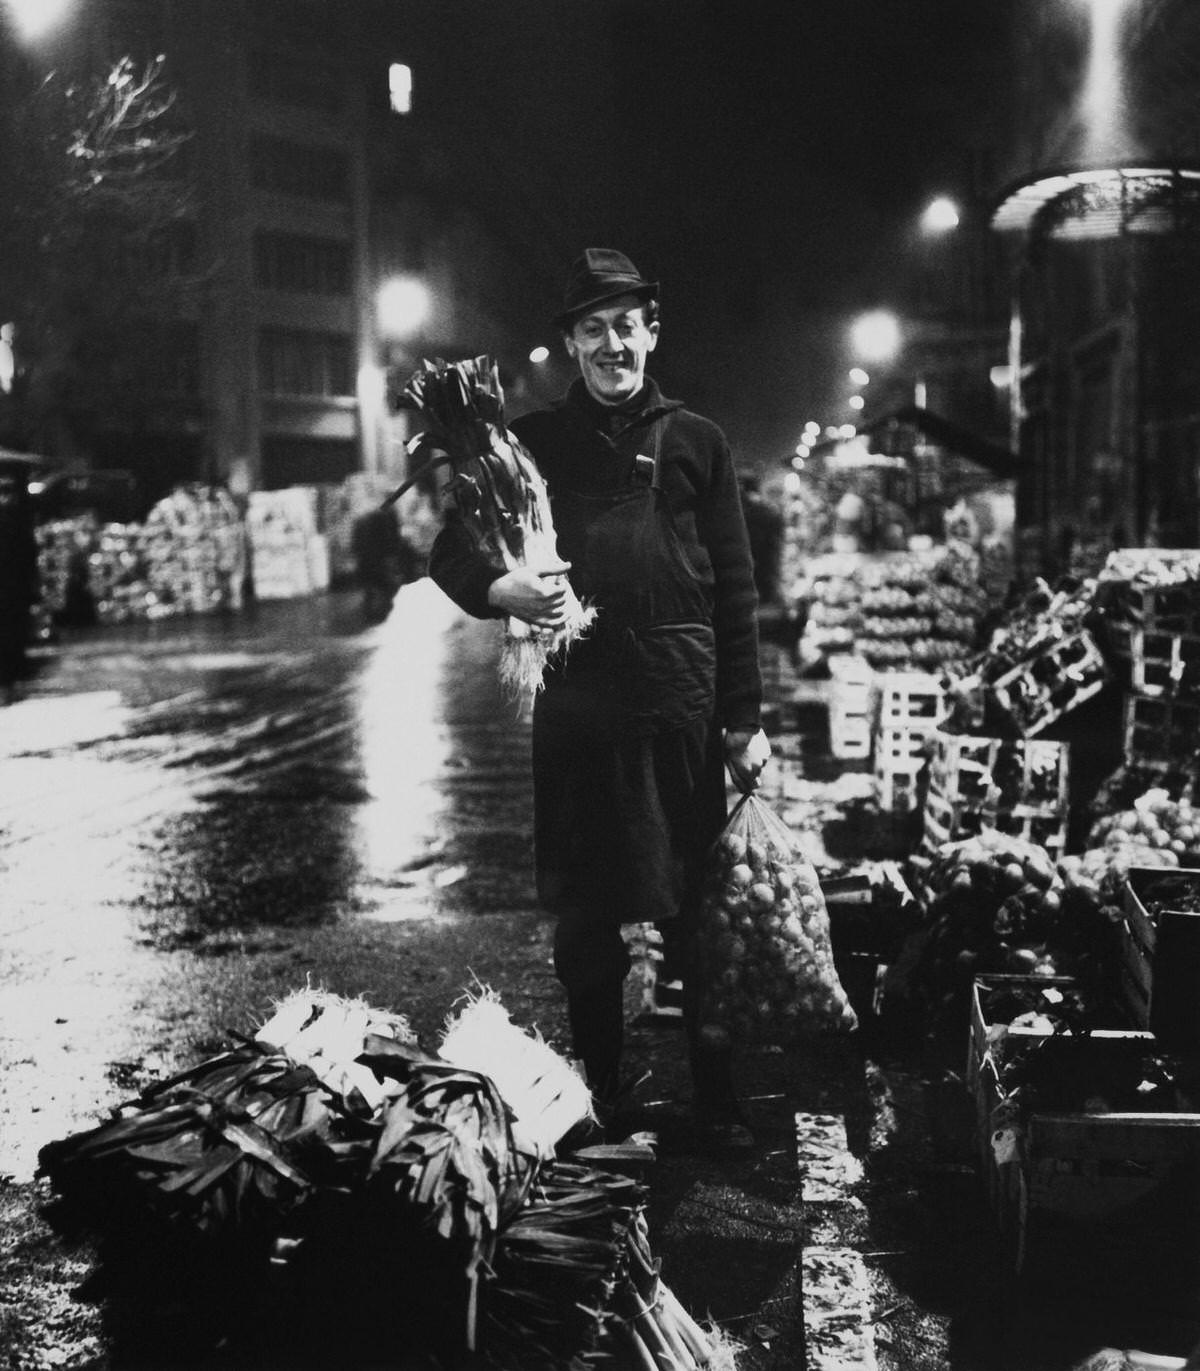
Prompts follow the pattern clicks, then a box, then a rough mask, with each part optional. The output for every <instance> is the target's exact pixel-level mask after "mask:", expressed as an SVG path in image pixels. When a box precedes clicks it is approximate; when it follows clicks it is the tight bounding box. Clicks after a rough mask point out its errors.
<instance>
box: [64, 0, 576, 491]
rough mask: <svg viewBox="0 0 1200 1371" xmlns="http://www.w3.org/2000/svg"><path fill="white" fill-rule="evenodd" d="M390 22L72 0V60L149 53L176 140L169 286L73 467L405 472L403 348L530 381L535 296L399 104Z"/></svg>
mask: <svg viewBox="0 0 1200 1371" xmlns="http://www.w3.org/2000/svg"><path fill="white" fill-rule="evenodd" d="M403 18H404V15H403V7H401V6H395V5H391V4H388V3H386V0H354V3H353V4H331V3H326V2H325V0H204V3H203V4H196V3H187V2H186V0H86V3H81V4H80V5H79V6H78V7H77V11H76V15H75V20H74V25H75V27H74V31H73V34H72V35H71V41H72V42H73V43H74V44H75V51H76V53H77V55H78V53H79V52H80V51H82V52H83V53H84V54H85V60H87V61H88V62H90V64H91V66H92V68H93V69H95V70H99V69H102V66H103V64H104V63H105V62H108V61H111V60H113V59H115V58H116V57H118V56H120V55H131V56H133V57H134V58H135V59H137V60H139V61H140V60H144V59H148V58H149V57H151V56H152V55H155V54H160V53H161V54H163V55H164V56H165V59H166V61H165V69H164V70H165V76H166V79H167V81H168V82H169V83H170V84H171V85H172V86H174V87H175V88H176V90H177V91H178V95H179V102H180V111H181V115H182V118H183V121H184V123H185V125H186V127H187V128H188V129H189V131H190V137H189V140H188V143H187V145H186V148H185V156H184V159H183V160H184V163H185V166H186V169H187V170H186V175H187V178H188V180H189V182H190V188H191V195H190V209H189V212H188V214H187V216H186V218H185V219H184V221H183V222H182V223H181V224H180V225H178V226H177V228H176V230H175V231H174V232H173V233H172V234H171V235H169V242H170V253H169V254H168V255H169V257H170V260H169V261H167V262H166V263H165V267H166V280H167V282H168V283H170V284H171V285H172V287H173V288H171V289H167V288H166V286H165V285H164V289H163V290H162V291H161V292H159V293H158V299H157V302H156V304H155V307H154V308H155V312H156V314H157V315H158V317H157V318H156V319H155V320H154V321H152V323H153V328H152V329H148V333H147V336H150V335H151V333H152V336H153V338H154V346H153V348H151V349H149V352H148V355H147V356H146V357H144V358H142V359H141V362H140V363H139V364H138V365H136V366H135V367H133V369H132V374H131V376H130V386H129V388H128V391H127V392H126V393H123V394H115V393H114V394H111V395H110V396H109V397H108V399H107V402H106V404H105V405H104V407H103V409H102V410H101V411H100V412H98V413H96V414H95V415H94V416H93V420H92V432H91V434H90V441H89V447H90V451H89V452H88V454H87V455H88V456H90V458H91V459H92V461H93V462H94V463H95V464H96V465H102V466H109V467H121V468H127V469H130V470H132V471H133V472H134V473H135V475H136V476H137V478H138V479H139V481H140V483H141V484H142V487H143V490H144V492H145V494H146V495H147V497H149V498H153V497H155V496H157V495H159V494H161V493H163V492H164V491H165V490H166V489H169V488H170V486H171V485H172V484H174V483H176V482H178V481H182V480H189V479H191V480H195V479H204V480H209V481H213V482H219V483H224V484H228V485H229V487H230V488H231V489H232V490H234V491H235V492H245V491H249V490H253V489H259V488H273V487H280V486H285V485H291V484H297V483H315V482H336V481H338V480H340V479H342V478H343V477H344V476H345V475H347V474H348V473H350V472H353V471H359V470H365V471H368V472H376V473H380V474H383V475H386V476H389V477H392V476H398V475H402V474H404V465H405V453H404V440H405V438H406V437H407V436H408V434H409V429H410V427H411V425H412V417H411V416H409V415H407V414H405V413H404V412H400V413H397V412H396V411H395V409H394V406H392V405H391V404H389V399H388V385H389V376H390V378H391V380H392V383H393V388H394V385H395V382H396V380H397V378H399V380H401V381H402V380H403V377H404V374H405V370H406V368H409V369H410V368H411V367H413V366H415V365H416V364H417V362H419V360H420V357H421V356H422V355H426V356H429V355H437V356H450V357H453V356H461V355H465V354H468V353H478V352H491V353H493V354H495V355H496V356H497V357H498V358H499V359H500V362H501V367H502V375H504V376H505V379H506V381H507V382H508V384H509V385H510V386H511V387H512V391H511V393H512V395H513V396H514V398H515V399H516V400H517V401H518V402H519V399H520V397H521V395H522V393H523V392H524V390H525V389H526V388H527V387H530V386H532V385H534V384H535V383H536V381H535V377H534V375H533V373H532V372H531V370H530V368H529V367H528V366H527V365H526V362H525V359H526V358H527V355H528V353H529V350H530V347H531V344H532V343H533V342H536V341H540V338H539V336H538V335H539V334H540V333H544V331H545V325H544V320H543V319H542V317H541V316H542V315H544V314H545V313H546V312H547V311H546V308H545V302H546V301H548V300H551V299H552V298H553V295H552V287H551V286H550V284H549V282H548V281H547V280H546V279H545V277H544V274H543V275H539V273H544V267H543V265H542V263H541V259H540V257H539V255H538V254H537V253H534V252H531V251H529V244H528V242H527V241H522V240H521V239H520V238H519V236H518V237H515V238H514V237H513V236H512V235H511V234H509V235H508V236H506V232H505V227H504V226H505V224H506V223H507V224H510V225H511V223H513V222H514V221H519V219H520V214H519V212H514V211H513V209H512V207H510V212H509V213H508V214H507V215H505V214H504V213H498V214H496V215H493V216H488V215H487V214H486V213H485V212H483V211H482V207H478V206H476V205H474V204H472V199H471V195H470V194H469V181H470V170H469V163H468V164H467V168H466V169H465V170H464V169H462V168H461V167H460V168H458V169H457V171H458V175H459V177H460V180H459V184H458V187H457V188H456V187H455V186H454V185H453V184H449V185H448V184H447V183H448V182H451V183H452V182H453V179H454V178H453V176H450V177H448V176H447V175H445V174H444V164H445V162H446V161H447V160H448V159H449V160H450V161H453V155H454V154H453V147H452V146H451V145H449V144H447V142H446V141H445V139H446V137H447V136H448V135H447V134H446V131H445V130H444V129H439V128H436V127H435V126H433V125H432V124H431V123H430V122H428V121H425V122H423V121H422V120H421V119H420V118H419V117H418V114H417V112H416V111H417V108H418V106H419V100H420V82H421V79H422V71H421V68H420V67H419V66H418V65H416V64H415V63H414V58H413V55H412V53H411V52H408V51H406V49H405V42H406V37H405V30H404V28H403V27H402V21H403ZM426 50H428V49H426ZM414 85H415V91H414ZM410 102H411V103H410ZM448 148H449V150H447V149H448ZM556 246H557V245H556ZM560 250H561V249H560ZM560 260H561V259H560ZM397 279H399V281H400V282H401V283H402V285H401V287H400V292H401V294H400V298H401V301H402V303H403V304H404V307H405V308H406V310H407V317H404V318H401V319H399V320H395V319H391V320H389V319H388V318H387V316H386V315H385V314H383V313H381V309H380V304H381V291H383V290H384V288H385V287H387V286H388V285H389V283H390V284H391V286H392V288H393V289H396V282H397ZM405 289H407V294H405V293H404V291H405ZM539 305H540V306H541V308H540V309H538V308H537V306H539ZM531 309H532V311H533V312H532V314H531ZM518 359H520V360H518Z"/></svg>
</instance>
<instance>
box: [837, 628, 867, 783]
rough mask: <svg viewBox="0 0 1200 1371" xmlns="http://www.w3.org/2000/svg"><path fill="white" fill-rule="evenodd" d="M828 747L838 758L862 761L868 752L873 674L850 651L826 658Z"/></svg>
mask: <svg viewBox="0 0 1200 1371" xmlns="http://www.w3.org/2000/svg"><path fill="white" fill-rule="evenodd" d="M829 675H830V678H831V687H830V696H829V750H830V752H831V753H832V754H833V756H834V757H836V758H837V759H838V760H839V761H861V762H865V761H866V760H867V759H868V758H869V757H870V755H871V723H872V709H873V698H872V697H873V693H874V688H875V673H874V672H873V671H872V670H871V668H870V666H868V664H867V663H866V661H865V660H864V659H863V658H862V657H859V656H857V655H855V654H854V653H849V652H847V653H839V654H838V655H836V656H833V657H831V658H830V659H829Z"/></svg>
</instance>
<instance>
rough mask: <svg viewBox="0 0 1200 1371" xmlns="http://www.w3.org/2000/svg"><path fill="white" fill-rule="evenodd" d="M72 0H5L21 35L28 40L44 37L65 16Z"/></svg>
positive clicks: (33, 40) (34, 40) (32, 40)
mask: <svg viewBox="0 0 1200 1371" xmlns="http://www.w3.org/2000/svg"><path fill="white" fill-rule="evenodd" d="M71 2H72V0H7V4H8V8H9V11H10V13H11V14H12V17H13V19H14V21H15V22H16V25H17V28H18V29H19V30H20V32H21V35H22V37H23V38H25V39H26V40H27V41H29V42H36V41H37V40H38V39H39V38H44V37H45V35H46V34H48V33H49V32H50V30H51V29H53V28H54V27H56V25H58V24H59V23H61V22H62V20H63V19H65V18H66V15H67V12H68V10H70V8H71Z"/></svg>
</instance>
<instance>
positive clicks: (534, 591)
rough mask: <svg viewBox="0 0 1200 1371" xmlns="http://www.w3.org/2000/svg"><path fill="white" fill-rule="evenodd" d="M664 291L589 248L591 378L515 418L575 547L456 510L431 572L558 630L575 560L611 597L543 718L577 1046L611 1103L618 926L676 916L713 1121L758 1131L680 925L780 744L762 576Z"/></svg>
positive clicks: (703, 1094) (579, 350) (584, 265)
mask: <svg viewBox="0 0 1200 1371" xmlns="http://www.w3.org/2000/svg"><path fill="white" fill-rule="evenodd" d="M657 296H658V284H657V282H654V281H649V280H646V279H644V278H643V277H642V276H641V274H640V273H639V272H638V270H637V268H636V267H635V266H634V265H633V263H632V262H631V261H630V260H629V259H628V258H627V257H626V256H624V255H623V254H622V253H619V252H615V251H612V250H611V249H608V248H589V249H588V250H587V251H586V252H585V253H584V254H583V255H582V256H581V257H580V258H579V259H578V260H577V261H576V262H575V263H574V265H573V267H572V268H571V272H570V275H569V279H568V281H567V287H566V294H565V298H564V302H563V310H562V313H561V314H560V315H559V316H558V318H557V319H556V320H555V324H556V326H557V327H558V328H559V329H560V330H561V332H562V334H563V338H564V342H565V344H566V350H567V353H568V354H569V355H570V356H571V357H572V358H573V359H574V360H575V362H576V363H577V365H578V367H579V377H578V378H577V379H576V380H575V382H574V383H573V384H572V386H571V388H570V390H569V391H568V393H567V394H566V396H565V397H564V398H563V399H562V400H560V401H559V402H558V403H557V404H556V405H555V406H554V407H552V408H551V409H547V410H542V411H539V412H537V413H534V414H529V415H526V416H524V417H523V418H522V419H519V420H517V421H515V422H514V423H513V425H512V428H513V431H514V432H515V434H516V435H517V437H519V438H520V439H521V441H522V442H523V443H524V444H525V445H526V446H527V447H528V448H529V450H530V452H531V453H532V454H533V456H534V458H535V460H536V461H537V464H538V467H539V470H540V471H541V473H542V475H543V477H544V478H545V480H546V483H547V486H548V488H549V492H550V497H551V501H552V507H553V512H554V523H555V530H556V533H557V535H558V550H559V553H560V555H561V556H562V558H563V559H564V563H563V564H562V565H556V566H551V567H546V568H537V569H526V568H521V569H518V570H515V571H505V570H504V568H503V567H502V566H501V565H499V564H498V563H495V562H492V561H489V559H488V558H487V557H486V556H485V555H484V554H482V553H481V552H480V551H479V549H478V548H477V547H476V546H475V545H474V543H473V541H472V539H471V537H470V535H469V534H468V533H467V532H466V530H465V528H464V527H463V525H461V524H459V523H454V522H451V523H449V524H447V526H446V528H445V529H443V531H442V532H441V533H440V534H439V535H438V538H437V541H436V542H435V544H434V547H433V551H432V554H431V557H430V574H431V575H432V576H433V578H434V580H435V581H437V582H438V584H439V585H441V587H442V588H443V590H445V591H446V593H447V594H448V595H449V596H450V597H451V598H452V599H453V600H454V601H455V602H456V603H457V604H458V605H459V606H460V607H461V608H463V609H464V610H466V611H467V612H468V613H471V614H474V615H477V616H481V617H482V616H501V615H514V616H516V617H517V618H519V619H523V620H525V621H526V622H527V623H530V624H533V625H535V626H536V627H541V628H547V629H549V628H554V627H556V626H558V625H560V624H561V622H562V621H563V617H564V590H563V588H562V584H561V576H560V575H558V573H561V572H563V571H569V574H570V580H571V584H572V586H573V587H574V589H575V591H576V593H577V594H578V596H579V597H580V599H581V600H583V601H584V602H585V603H589V604H593V605H595V606H596V607H597V610H598V614H597V619H596V622H595V625H594V627H593V628H592V629H591V630H590V631H589V633H588V635H587V636H586V637H585V638H583V639H581V640H579V641H577V642H576V643H575V644H574V645H573V646H572V647H571V649H570V651H569V653H568V655H567V657H566V658H565V660H564V661H562V662H560V663H557V664H556V665H555V666H554V667H553V668H552V669H551V670H550V672H549V673H548V674H547V678H546V683H545V688H544V690H543V691H542V692H541V693H540V694H539V695H538V697H537V699H536V701H535V704H534V715H533V780H534V843H535V856H536V865H537V883H538V895H539V899H540V900H541V902H542V903H543V905H544V906H545V907H546V908H547V909H548V910H549V911H550V912H551V913H553V914H554V915H555V917H556V920H557V924H556V928H555V939H554V965H555V970H556V973H557V975H558V978H559V980H560V981H561V982H562V984H563V986H564V988H565V991H566V997H567V1013H568V1019H569V1022H570V1027H571V1034H572V1039H573V1042H574V1047H575V1051H576V1053H577V1054H578V1055H579V1057H580V1058H581V1060H582V1062H583V1064H584V1067H585V1070H586V1073H587V1078H588V1082H589V1084H590V1085H591V1087H592V1089H593V1092H594V1093H595V1095H596V1098H597V1101H598V1103H599V1104H600V1106H601V1108H602V1111H603V1107H604V1106H605V1105H606V1104H611V1102H612V1101H613V1100H614V1099H615V1097H616V1096H617V1094H618V1093H619V1085H618V1082H619V1066H620V1058H621V1048H622V1038H623V1019H624V1014H623V990H622V986H623V982H624V979H625V976H626V974H627V972H628V970H629V966H630V959H629V954H628V952H627V950H626V947H625V943H624V940H623V938H622V936H621V925H622V924H624V923H640V922H655V923H659V924H660V925H661V926H662V927H663V932H664V936H665V938H666V941H667V945H668V948H669V949H673V948H675V947H678V946H680V945H681V944H682V946H683V948H684V951H683V953H682V955H681V961H682V967H683V969H684V973H685V974H684V1017H685V1023H686V1025H687V1030H688V1040H689V1048H690V1051H691V1060H692V1073H693V1083H694V1087H693V1093H694V1097H695V1101H696V1106H697V1110H698V1113H699V1114H700V1115H701V1120H702V1123H703V1126H704V1127H705V1128H706V1130H707V1131H708V1132H709V1134H710V1135H711V1137H712V1139H713V1140H714V1141H716V1142H724V1143H727V1144H729V1145H733V1146H745V1145H748V1144H749V1143H751V1142H752V1139H751V1138H750V1137H749V1134H748V1132H747V1130H746V1129H745V1126H744V1124H743V1123H742V1121H741V1120H740V1117H739V1115H738V1111H737V1103H736V1099H735V1095H734V1090H733V1084H732V1078H731V1070H730V1059H729V1055H728V1052H727V1051H721V1050H720V1049H717V1048H714V1047H713V1046H712V1045H710V1044H707V1043H706V1042H705V1041H704V1040H703V1039H702V1037H701V1035H700V1033H699V1031H698V1024H697V1022H696V1005H695V986H694V978H693V977H691V976H689V975H687V974H686V968H687V960H688V959H687V952H686V947H687V939H686V938H682V939H681V938H679V937H673V936H671V930H672V929H674V928H679V927H680V926H682V931H683V932H686V930H687V928H688V926H689V925H690V923H691V921H692V919H693V918H694V915H695V912H696V908H697V905H698V903H699V898H700V893H701V892H700V887H701V882H702V877H703V866H704V859H705V856H706V854H707V852H708V849H709V847H710V846H711V844H712V842H713V840H714V839H715V838H716V837H717V835H718V834H719V832H720V830H721V828H722V826H723V824H724V820H725V815H726V802H725V795H726V790H725V774H724V769H725V767H726V766H727V767H728V769H729V772H730V774H731V775H732V777H733V779H734V781H735V783H736V784H737V785H738V786H739V787H740V788H741V789H743V790H751V789H753V788H754V787H755V786H756V785H757V784H758V776H759V773H760V771H761V770H762V767H763V765H764V764H765V762H766V760H767V757H768V755H769V752H770V747H769V744H768V743H767V740H766V738H765V736H764V735H763V733H762V730H761V728H760V727H759V715H760V706H761V696H762V685H761V678H760V674H759V665H758V639H757V626H756V617H755V610H756V597H755V590H754V573H753V565H752V561H751V557H750V547H749V539H748V536H747V532H746V525H745V520H744V518H743V516H742V510H741V504H740V497H739V492H738V481H737V475H736V472H735V469H734V465H733V461H732V459H731V456H730V452H729V447H728V444H727V443H726V441H725V438H724V435H723V434H722V433H721V431H720V429H718V428H717V426H716V425H715V424H713V423H711V422H710V421H709V420H707V419H704V418H701V417H700V416H699V415H697V414H693V413H692V412H690V411H689V410H687V409H685V408H684V406H683V405H682V404H681V403H680V402H679V401H677V400H669V399H666V398H664V397H663V395H662V394H661V393H660V391H659V389H658V387H657V385H656V384H655V383H654V381H653V380H651V379H649V378H648V377H647V376H646V374H645V370H646V360H647V358H648V356H649V354H650V353H651V352H653V351H654V348H655V347H656V345H657V343H658V334H659V321H658V304H657ZM676 920H677V921H678V923H676V922H675V921H676Z"/></svg>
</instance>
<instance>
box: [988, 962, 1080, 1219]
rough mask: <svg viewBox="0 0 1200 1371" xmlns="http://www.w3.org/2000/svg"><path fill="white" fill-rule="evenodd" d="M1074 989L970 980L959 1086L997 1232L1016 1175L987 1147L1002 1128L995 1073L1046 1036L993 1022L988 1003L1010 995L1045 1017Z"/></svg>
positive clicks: (1038, 981)
mask: <svg viewBox="0 0 1200 1371" xmlns="http://www.w3.org/2000/svg"><path fill="white" fill-rule="evenodd" d="M1076 986H1077V982H1076V981H1074V980H1073V979H1072V978H1071V977H1069V976H1019V975H999V974H997V975H988V976H976V977H975V980H974V982H973V983H972V986H971V1003H970V1011H969V1012H970V1024H969V1027H968V1034H967V1064H966V1075H965V1080H966V1086H967V1090H968V1091H969V1093H970V1095H971V1098H972V1100H973V1102H974V1106H975V1135H976V1143H977V1148H978V1152H979V1173H980V1176H981V1177H982V1178H983V1182H984V1186H985V1188H986V1190H987V1196H988V1202H989V1205H990V1206H991V1209H992V1213H993V1215H994V1217H995V1218H996V1220H997V1222H998V1223H999V1224H1001V1225H1002V1226H1003V1225H1004V1224H1005V1223H1006V1222H1008V1221H1009V1218H1010V1216H1011V1215H1012V1214H1013V1213H1015V1206H1016V1190H1015V1187H1016V1184H1017V1172H1016V1170H1015V1169H1014V1165H1013V1164H1014V1163H1015V1161H1016V1158H1015V1156H1014V1157H1013V1158H1011V1159H1010V1160H1008V1161H1000V1160H999V1159H998V1158H997V1155H996V1150H995V1149H994V1147H993V1136H994V1134H995V1133H996V1131H997V1129H998V1128H999V1127H1002V1123H1003V1121H1002V1120H1001V1119H1000V1118H999V1117H998V1113H997V1111H999V1110H1000V1108H1001V1106H1002V1105H1003V1103H1004V1098H1005V1096H1004V1090H1003V1088H1002V1086H1001V1082H1000V1072H1001V1069H1002V1068H1003V1067H1004V1065H1005V1064H1006V1063H1007V1062H1009V1061H1011V1060H1012V1058H1013V1057H1014V1056H1018V1055H1020V1054H1021V1053H1022V1052H1026V1051H1029V1050H1030V1049H1032V1048H1035V1047H1036V1046H1037V1045H1038V1044H1040V1043H1042V1042H1043V1041H1044V1040H1045V1037H1046V1035H1045V1034H1044V1033H1041V1032H1038V1031H1035V1030H1033V1029H1030V1028H1023V1027H1012V1026H1011V1025H1008V1024H1003V1023H996V1022H994V1021H993V1019H992V1016H991V1014H990V1012H989V1004H988V1001H989V999H990V998H991V996H992V993H993V992H995V991H1006V990H1012V991H1017V992H1018V993H1021V994H1022V995H1023V996H1027V998H1028V999H1029V1002H1030V1008H1031V1009H1042V1010H1044V1011H1045V1012H1047V1013H1050V1012H1053V1010H1054V1009H1055V1007H1056V1006H1057V1005H1058V1004H1059V1003H1061V1002H1062V999H1063V997H1064V995H1065V993H1066V992H1068V991H1070V990H1073V989H1075V988H1076Z"/></svg>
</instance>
